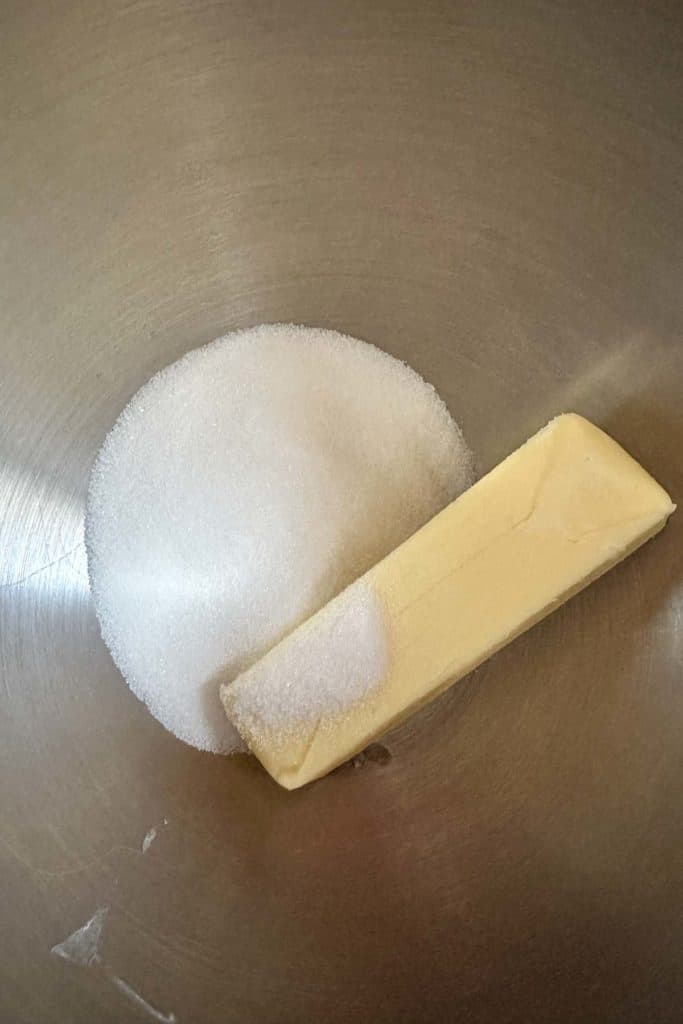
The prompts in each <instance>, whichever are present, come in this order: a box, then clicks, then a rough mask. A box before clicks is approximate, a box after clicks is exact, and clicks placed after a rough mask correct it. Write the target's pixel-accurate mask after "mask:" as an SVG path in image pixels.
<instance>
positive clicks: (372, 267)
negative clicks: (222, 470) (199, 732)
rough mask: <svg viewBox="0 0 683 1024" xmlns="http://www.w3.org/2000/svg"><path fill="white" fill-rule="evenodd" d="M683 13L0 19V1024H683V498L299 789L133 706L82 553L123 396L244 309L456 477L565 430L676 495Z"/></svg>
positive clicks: (247, 10) (330, 9)
mask: <svg viewBox="0 0 683 1024" xmlns="http://www.w3.org/2000/svg"><path fill="white" fill-rule="evenodd" d="M681 11H682V9H681V6H680V4H677V3H666V2H652V0H641V2H638V0H632V2H629V0H623V2H619V3H614V2H604V3H595V2H593V0H591V2H589V0H585V2H580V0H573V2H571V3H564V2H559V0H557V2H545V3H541V2H537V0H519V2H514V3H510V2H508V0H486V2H482V3H467V2H455V0H453V2H451V3H448V2H436V0H435V2H430V0H428V2H426V3H421V4H419V3H408V2H405V0H379V2H377V3H369V2H365V0H348V2H342V0H333V2H330V3H320V2H318V0H300V2H292V3H287V2H276V0H227V2H224V3H220V2H209V0H193V2H182V0H137V2H136V0H130V2H123V0H118V2H107V3H105V2H102V0H94V2H93V0H89V2H85V0H84V2H64V0H57V2H54V3H50V4H45V3H38V2H35V0H29V2H19V0H16V2H14V0H5V2H4V3H3V5H2V8H1V9H0V51H1V52H0V109H1V110H2V132H1V134H0V149H1V166H2V175H1V180H0V197H1V198H0V202H1V204H2V206H1V230H0V253H1V256H0V260H1V265H0V281H1V282H2V302H1V303H0V417H1V420H0V432H1V464H0V545H1V549H0V556H1V557H0V563H1V564H0V569H1V573H2V579H1V580H0V583H1V589H0V616H1V625H0V629H1V641H0V643H1V646H0V656H1V659H2V662H1V665H2V687H0V693H1V694H2V714H1V717H0V759H1V771H0V899H1V903H0V906H1V908H2V910H1V913H2V927H1V931H0V1020H1V1021H2V1022H3V1024H4V1022H11V1024H18V1022H22V1024H23V1022H26V1024H29V1022H30V1024H42V1022H50V1024H52V1022H56V1021H60V1022H62V1021H68V1022H70V1024H80V1022H84V1024H85V1022H87V1024H93V1022H96V1024H97V1022H110V1021H111V1022H121V1021H131V1022H132V1021H137V1020H140V1021H143V1020H145V1019H147V1020H151V1019H154V1018H153V1014H152V1011H151V1010H150V1009H149V1008H145V1006H143V1005H142V1004H141V1003H139V1002H135V1000H134V998H133V997H132V996H131V993H130V992H129V991H128V990H126V988H125V986H122V985H120V984H118V985H117V984H116V983H115V982H114V980H113V979H114V978H120V979H124V981H125V983H126V984H127V985H129V986H131V987H132V989H134V990H135V992H137V993H139V996H140V997H141V998H142V999H144V1000H146V1001H147V1002H148V1003H149V1004H150V1005H151V1006H152V1007H155V1008H156V1009H157V1010H158V1011H159V1012H160V1013H161V1014H164V1015H167V1016H168V1015H169V1014H171V1013H173V1014H174V1015H175V1017H176V1019H177V1021H178V1022H180V1024H189V1022H192V1024H204V1022H210V1024H213V1022H217V1021H220V1022H232V1021H234V1022H240V1024H245V1022H297V1024H298V1022H302V1021H309V1020H319V1021H324V1022H331V1024H334V1022H337V1021H339V1022H342V1021H349V1020H358V1021H361V1020H362V1021H373V1022H392V1024H395V1022H402V1021H406V1022H415V1021H419V1022H432V1021H433V1022H443V1021H456V1020H457V1021H467V1022H482V1024H483V1022H486V1024H489V1022H491V1024H493V1022H496V1024H503V1022H520V1024H522V1022H523V1024H531V1022H548V1021H571V1022H592V1021H596V1022H598V1021H599V1022H601V1024H611V1022H614V1024H624V1022H627V1024H628V1022H633V1024H641V1022H653V1021H654V1022H657V1024H668V1022H671V1024H678V1022H680V1021H681V1019H683V962H682V961H683V853H682V851H683V784H682V781H681V780H682V778H683V772H682V769H683V763H682V761H683V758H682V756H681V755H682V751H683V685H682V684H683V679H682V665H683V639H682V638H683V626H682V625H681V614H682V611H683V556H682V551H683V544H682V538H683V514H681V512H679V513H678V515H677V516H675V517H674V519H673V520H672V522H671V524H670V525H669V527H668V528H667V530H666V532H665V533H664V534H663V535H662V536H661V537H660V538H659V539H657V540H656V541H654V542H653V543H652V544H650V545H648V546H647V547H646V548H645V549H643V551H642V552H640V553H639V554H638V555H637V556H635V557H634V558H632V559H631V560H630V561H628V562H627V563H625V564H624V565H623V566H621V567H620V568H619V569H617V570H615V571H614V572H613V573H611V574H610V575H609V576H608V577H606V578H605V579H603V580H601V581H599V582H598V583H597V584H596V585H595V586H593V587H592V588H591V589H590V590H589V591H587V592H586V593H584V594H582V595H581V596H580V597H578V598H576V599H575V600H574V601H572V602H571V603H570V604H569V605H567V606H566V607H565V608H563V609H562V610H561V611H560V612H558V613H557V614H556V615H554V616H553V617H551V618H550V619H549V620H547V621H546V622H545V623H543V624H542V625H541V626H539V627H537V628H536V629H534V630H533V631H532V632H531V633H530V634H529V635H527V636H524V637H523V638H521V639H520V640H518V641H517V642H516V643H515V644H513V645H512V646H511V647H510V648H509V649H507V650H505V651H504V652H502V653H501V654H500V655H498V656H497V657H496V658H495V659H494V660H493V661H491V662H490V663H489V664H487V665H486V666H485V667H483V668H482V669H480V670H479V671H478V672H476V673H475V674H474V675H473V676H471V677H470V678H468V679H467V680H466V681H465V682H464V683H462V684H461V685H459V686H458V687H456V688H455V689H454V690H453V691H452V692H451V693H450V694H449V695H447V696H446V697H445V698H444V699H443V700H441V701H440V702H439V703H438V704H436V705H434V706H432V707H431V708H429V709H427V710H426V711H425V712H424V713H422V714H420V715H419V716H417V717H416V718H415V719H414V720H413V721H412V722H410V723H409V724H407V725H405V726H404V727H403V728H402V729H401V730H400V731H398V732H396V733H395V734H394V735H392V736H391V737H389V739H388V740H387V742H386V747H387V749H388V751H389V752H390V754H391V757H390V758H389V759H388V755H386V756H384V755H383V754H382V752H381V751H380V752H379V753H377V752H376V753H377V756H376V757H375V758H370V759H368V760H367V761H366V763H365V764H364V765H362V766H359V767H356V768H350V767H348V768H344V769H342V770H341V771H339V772H338V773H336V774H335V775H333V776H331V777H329V778H327V779H325V780H323V781H321V782H320V783H318V784H315V785H313V786H311V787H310V788H307V789H305V790H304V791H302V792H297V793H286V792H283V791H280V790H279V789H278V788H277V787H276V786H275V784H274V783H272V782H271V781H270V780H269V779H268V778H267V777H266V776H265V774H264V773H263V772H262V771H261V770H260V769H259V768H258V766H256V765H255V764H254V763H251V762H250V761H248V760H247V759H241V760H224V759H221V758H217V757H213V756H211V755H207V754H201V753H198V752H196V751H194V750H191V749H189V748H188V747H186V746H183V745H182V744H181V743H179V742H178V741H176V740H174V739H173V737H171V736H170V735H168V734H166V733H165V732H164V731H163V729H162V728H161V727H160V726H159V725H157V723H156V722H154V721H153V719H152V718H151V717H150V716H149V715H148V714H147V712H146V711H145V710H144V708H143V707H142V706H141V705H140V704H139V703H138V702H137V700H136V699H135V698H134V697H133V696H132V694H131V693H130V692H129V691H128V689H127V687H126V686H125V684H124V683H123V682H122V680H121V679H120V677H119V675H118V674H117V672H116V670H115V669H114V667H113V665H112V663H111V661H110V659H109V657H108V655H107V653H106V651H105V649H104V647H103V644H102V642H101V640H100V638H99V635H98V631H97V627H96V623H95V618H94V614H93V609H92V604H91V601H90V597H89V593H88V586H87V581H86V579H85V577H84V560H83V550H82V534H81V525H82V516H83V500H84V493H85V487H86V481H87V476H88V471H89V467H90V463H91V460H92V458H93V456H94V454H95V452H96V451H97V448H98V446H99V445H100V443H101V440H102V438H103V436H104V434H105V432H106V431H107V429H108V428H109V427H110V425H111V424H112V422H113V420H114V418H115V417H116V415H117V413H118V412H119V410H120V409H121V408H122V406H123V405H124V403H125V402H126V400H127V399H128V398H129V397H130V395H131V394H132V393H133V392H134V391H135V390H136V389H137V388H138V387H139V386H140V385H141V384H142V383H143V382H144V381H145V380H146V379H147V378H148V377H149V376H150V374H151V373H152V372H153V371H155V370H156V369H158V368H159V367H161V366H163V365H164V364H166V363H168V362H170V361H171V360H173V359H175V358H177V357H178V356H179V355H181V354H182V353H183V352H185V351H186V350H187V349H188V348H191V347H193V346H195V345H198V344H201V343H202V342H205V341H208V340H209V339H211V338H213V337H215V336H216V335H218V334H220V333H221V332H223V331H225V330H228V329H231V328H234V327H238V326H241V325H247V324H251V323H255V322H259V321H269V320H292V321H297V322H304V323H313V324H321V325H325V326H333V327H336V328H339V329H341V330H343V331H346V332H349V333H351V334H354V335H357V336H359V337H363V338H367V339H369V340H370V341H373V342H375V343H377V344H379V345H380V346H382V347H383V348H385V349H386V350H387V351H389V352H391V353H393V354H394V355H397V356H400V357H402V358H405V359H407V360H408V361H409V362H410V363H412V364H413V365H414V366H415V367H416V368H417V369H418V370H419V371H420V372H421V373H423V374H424V375H425V376H426V377H427V378H428V379H429V380H431V381H433V382H434V383H435V384H436V386H437V388H438V389H439V390H440V392H441V394H442V395H443V396H444V397H445V399H446V400H447V402H448V403H449V405H450V407H451V409H452V411H453V413H454V414H455V415H456V417H457V418H458V419H459V420H460V422H461V423H462V424H463V426H464V428H465V431H466V433H467V436H468V438H469V439H470V440H471V443H472V444H473V446H474V448H475V450H476V453H477V456H478V460H479V466H480V468H481V469H487V468H488V467H490V466H491V465H492V464H493V463H495V462H496V461H497V460H498V459H500V458H501V457H502V456H503V455H504V454H505V453H507V452H508V451H509V450H510V449H512V448H513V447H515V446H516V445H517V444H518V443H519V442H520V441H521V440H522V439H523V438H525V437H526V436H527V435H528V434H529V433H531V432H532V431H534V430H535V429H536V428H537V427H539V426H540V425H541V424H542V423H544V422H545V421H546V420H547V419H548V418H549V417H550V416H551V415H552V414H554V413H556V412H558V411H560V410H563V409H575V410H577V411H579V412H581V413H584V414H585V415H587V416H589V417H591V418H593V419H595V421H596V422H597V423H599V424H600V425H602V426H604V427H605V428H606V429H608V430H609V431H611V432H612V433H613V434H614V436H615V437H617V438H618V439H619V440H620V441H621V442H622V443H623V444H624V445H625V446H626V447H627V448H628V449H629V450H630V451H632V452H633V453H634V454H635V455H636V456H637V457H639V458H640V459H642V461H643V462H644V464H645V465H646V466H647V467H648V468H649V469H650V470H651V471H652V472H653V473H654V474H655V475H656V476H657V478H658V479H659V480H661V482H662V483H663V484H664V485H665V486H667V488H668V489H669V490H670V492H671V493H672V495H673V497H674V500H678V501H679V502H681V501H682V500H683V462H682V459H681V446H682V443H683V402H682V396H683V347H682V345H683V342H682V339H681V330H682V326H683V302H682V297H681V292H682V289H681V237H682V229H683V216H682V214H683V209H682V207H683V200H682V193H681V181H682V180H683V132H682V123H681V96H682V95H683V92H682V88H683V73H682V71H681V63H680V54H681V40H682V38H683V37H682V34H681V29H682V28H683V16H682V13H681ZM492 600H495V594H492ZM152 827H155V828H156V829H157V836H156V838H155V839H154V841H153V842H152V843H151V845H149V847H148V849H147V852H146V853H145V854H144V855H143V853H142V851H141V844H142V841H143V837H144V836H145V834H146V833H147V832H148V830H150V829H151V828H152ZM102 906H108V907H109V908H110V910H109V914H108V918H107V921H106V924H105V929H104V941H103V945H102V948H101V961H100V962H99V963H95V964H94V965H93V966H91V967H89V968H86V967H79V966H76V965H74V964H69V963H67V962H65V961H64V960H60V959H57V958H56V957H53V956H50V955H49V950H50V948H51V946H53V945H54V944H55V943H57V942H60V941H62V940H63V939H64V938H65V937H66V936H67V935H68V934H69V933H70V932H72V931H73V930H74V929H76V928H77V927H79V926H80V925H82V924H83V923H84V922H85V921H86V920H87V919H88V918H89V917H90V916H91V915H92V914H93V913H94V912H95V910H96V909H97V908H98V907H102ZM158 1019H160V1018H158Z"/></svg>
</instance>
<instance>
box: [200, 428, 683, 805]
mask: <svg viewBox="0 0 683 1024" xmlns="http://www.w3.org/2000/svg"><path fill="white" fill-rule="evenodd" d="M674 509H675V505H673V504H672V502H671V499H670V498H669V496H668V494H667V493H666V492H665V491H664V490H663V489H662V488H661V487H660V486H659V484H658V483H657V482H656V481H655V480H653V479H652V477H651V476H650V475H649V474H648V473H646V471H645V470H644V469H643V468H642V467H641V466H640V465H639V464H638V463H637V462H636V461H635V460H634V459H632V458H631V456H630V455H628V454H627V453H626V452H625V451H624V450H623V448H621V447H620V446H619V445H618V444H617V443H616V441H613V440H612V439H611V438H610V437H608V436H607V434H604V433H603V432H602V431H601V430H599V429H598V428H597V427H595V426H593V425H592V424H591V423H589V422H588V421H587V420H585V419H583V418H582V417H581V416H577V415H574V414H567V415H564V416H559V417H558V418H557V419H554V420H552V422H551V423H549V424H548V425H547V426H546V427H544V428H543V430H541V431H539V433H538V434H536V435H535V436H534V437H532V438H531V439H530V440H529V441H527V443H526V444H524V445H523V446H522V447H521V448H519V449H518V450H517V451H516V452H514V453H513V454H512V455H510V456H508V458H507V459H505V461H504V462H502V463H501V464H500V465H499V466H497V467H496V468H495V469H494V470H492V471H491V472H490V473H489V474H488V475H487V476H485V477H483V478H482V479H481V480H480V481H479V482H478V483H476V484H475V485H474V486H473V487H471V488H470V489H469V490H468V491H466V492H465V493H464V494H462V495H461V496H460V497H459V498H458V499H457V500H456V501H454V502H453V503H452V504H451V505H449V506H448V507H447V508H445V509H444V510H443V511H442V512H440V513H439V514H438V515H437V516H435V518H434V519H432V520H431V521H430V522H429V523H427V525H426V526H424V527H422V529H421V530H418V532H417V533H415V534H414V535H413V536H412V537H410V538H409V539H408V540H407V541H405V543H403V544H402V545H401V546H400V547H398V548H397V549H396V550H395V551H393V552H392V553H391V554H389V555H388V556H387V557H386V558H385V559H383V561H381V562H379V563H378V564H377V565H376V566H374V567H373V568H372V569H370V571H369V572H367V573H366V574H365V576H363V577H361V579H359V580H358V581H357V582H355V583H353V584H352V585H351V586H350V587H348V588H347V589H346V590H345V591H344V592H343V593H342V594H340V595H339V597H337V598H335V599H334V600H333V601H331V602H330V603H329V604H328V605H326V606H325V607H324V608H323V609H321V611H319V612H318V613H317V614H316V615H314V616H313V617H312V618H310V619H309V620H308V621H307V622H305V623H304V624H303V625H302V626H300V627H299V628H298V629H296V630H295V631H294V632H293V633H291V634H290V635H289V636H288V637H287V638H286V639H284V640H283V641H282V642H281V643H279V644H278V645H277V646H276V647H274V648H273V649H272V650H271V651H270V652H269V653H268V654H267V655H266V656H265V657H264V658H262V659H261V660H260V661H259V662H257V663H256V664H255V665H253V666H252V667H251V668H250V669H248V670H247V671H246V672H244V673H243V674H242V675H241V676H239V677H238V678H237V679H236V680H235V681H234V682H233V683H231V684H223V685H222V686H221V691H220V692H221V699H222V701H223V704H224V707H225V710H226V712H227V714H228V716H229V718H230V719H231V720H232V721H233V722H234V724H235V725H236V727H237V728H238V730H239V731H240V733H241V734H242V736H243V737H244V738H245V740H246V741H247V743H248V744H249V747H250V748H251V750H252V751H253V752H254V753H255V754H256V756H257V757H258V758H259V760H260V761H261V762H262V764H263V765H264V767H265V768H266V769H267V770H268V771H269V772H270V774H271V775H272V776H273V778H274V779H276V780H277V781H278V782H279V783H280V784H281V785H283V786H285V787H286V788H287V789H296V788H297V787H298V786H302V785H304V784H305V783H307V782H310V781H311V780H312V779H316V778H319V777H320V776H321V775H324V774H325V773H326V772H329V771H330V770H331V769H332V768H335V767H336V766H337V765H338V764H341V763H342V762H343V761H345V760H347V759H348V758H349V757H352V756H353V755H354V754H356V753H358V751H360V750H362V749H363V748H364V747H365V746H367V744H368V743H370V742H371V741H372V740H374V739H376V738H377V737H378V736H380V735H381V734H382V733H384V732H386V731H387V730H388V729H390V728H392V727H393V726H394V725H396V724H397V723H398V722H400V721H401V720H402V719H404V718H405V717H406V716H407V715H409V714H411V713H412V712H413V711H415V710H416V709H417V708H419V707H420V706H421V705H422V704H424V703H426V702H427V701H429V700H431V699H432V698H434V697H436V696H437V695H438V694H439V693H441V692H442V691H443V690H444V689H446V687H448V686H449V685H450V684H452V683H454V682H456V681H457V680H458V679H461V678H462V677H463V676H464V675H466V674H467V673H468V672H470V671H471V670H472V669H473V668H475V667H476V666H477V665H479V664H480V663H481V662H482V661H484V660H485V659H487V658H489V657H491V655H492V654H494V653H495V652H496V651H497V650H499V649H500V648H501V647H503V645H504V644H507V643H508V642H509V641H510V640H512V639H513V638H514V637H516V636H518V635H519V634H520V633H522V632H524V630H526V629H529V627H530V626H533V625H534V624H535V623H536V622H538V621H539V620H540V619H542V618H543V617H544V616H545V615H548V614H549V613H550V612H551V611H553V610H554V609H555V608H557V607H558V606H559V605H561V604H562V603H563V602H564V601H566V600H568V598H570V597H572V596H573V595H574V594H576V593H577V592H578V591H579V590H581V589H582V588H583V587H585V586H587V585H588V584H589V583H591V582H592V581H593V580H595V579H596V578H597V577H598V576H600V575H602V573H604V572H606V571H607V570H608V569H610V568H611V567H612V566H613V565H615V564H616V563H617V562H619V561H621V559H623V558H625V557H626V556H627V555H629V554H630V553H631V552H632V551H635V549H636V548H637V547H639V546H640V545H641V544H643V543H644V542H645V541H646V540H648V539H649V538H650V537H652V536H654V534H656V533H657V532H658V531H659V530H661V528H662V527H663V526H664V524H665V522H666V520H667V519H668V517H669V516H670V515H671V513H672V512H673V511H674ZM577 643H580V638H578V637H577Z"/></svg>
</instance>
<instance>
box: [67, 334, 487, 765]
mask: <svg viewBox="0 0 683 1024" xmlns="http://www.w3.org/2000/svg"><path fill="white" fill-rule="evenodd" d="M472 479H473V471H472V460H471V456H470V452H469V450H468V448H467V446H466V444H465V442H464V440H463V438H462V435H461V433H460V430H459V429H458V427H457V426H456V424H455V423H454V422H453V420H452V419H451V417H450V416H449V414H448V411H447V410H446V407H445V406H444V404H443V403H442V402H441V400H440V399H439V397H438V396H437V394H436V392H435V391H434V389H433V388H432V387H431V386H430V385H428V384H426V383H425V382H424V381H423V380H422V378H421V377H419V376H418V375H417V374H416V373H415V372H414V371H413V370H411V369H410V368H409V367H407V366H406V365H405V364H403V363H401V362H399V361H398V360H396V359H393V358H392V357H391V356H388V355H386V354H385V353H383V352H381V351H380V350H379V349H376V348H374V347H373V346H372V345H368V344H366V343H365V342H362V341H357V340H355V339H353V338H348V337H345V336H343V335H341V334H337V333H336V332H333V331H326V330H320V329H315V328H307V327H294V326H291V325H284V324H278V325H268V326H261V327H255V328H252V329H250V330H246V331H240V332H237V333H235V334H232V335H227V336H226V337H224V338H220V339H219V340H218V341H215V342H213V343H212V344H210V345H207V346H205V347H204V348H201V349H197V350H196V351H193V352H190V353H188V355H186V356H185V357H184V358H183V359H181V360H179V361H178V362H177V363H174V364H173V365H172V366H169V367H168V368H167V369H165V370H163V371H162V372H161V373H159V374H157V375H156V376H155V377H153V378H152V380H151V381H149V383H148V384H146V385H145V386H144V387H143V388H142V389H141V390H140V391H138V393H137V394H136V395H135V396H134V397H133V399H132V400H131V402H130V403H129V405H128V406H127V407H126V409H124V411H123V413H122V414H121V416H120V417H119V419H118V421H117V422H116V424H115V425H114V428H113V429H112V431H111V433H110V434H109V435H108V436H107V438H106V439H105V442H104V445H103V447H102V450H101V451H100V454H99V456H98V458H97V460H96V462H95V466H94V468H93V472H92V477H91V483H90V490H89V494H88V507H87V515H86V543H87V550H88V571H89V576H90V583H91V589H92V593H93V596H94V600H95V608H96V611H97V615H98V618H99V621H100V626H101V629H102V635H103V637H104V639H105V641H106V643H107V645H108V647H109V649H110V651H111V653H112V655H113V658H114V660H115V662H116V664H117V665H118V666H119V668H120V669H121V672H122V673H123V675H124V676H125V678H126V680H127V681H128V683H129V685H130V687H131V689H132V690H133V691H134V693H136V694H137V696H138V697H140V699H141V700H143V701H144V702H145V703H146V704H147V706H148V707H149V709H150V711H151V712H152V714H154V715H155V716H156V717H157V718H158V719H159V721H160V722H161V723H162V724H163V725H165V726H166V728H168V729H170V730H171V731H172V732H173V733H175V734H176V735H177V736H179V737H180V738H181V739H183V740H186V741H187V742H188V743H191V744H193V745H194V746H196V747H199V748H201V749H205V750H213V751H222V752H227V751H231V750H233V749H238V748H239V747H240V745H241V741H240V739H239V737H238V734H237V732H236V730H235V729H234V727H233V726H232V724H231V723H230V722H229V721H228V719H227V717H226V715H225V714H224V712H223V709H222V706H221V703H220V699H219V695H218V687H219V684H220V683H221V682H224V681H226V680H231V679H234V678H235V677H236V676H237V675H238V674H240V673H241V672H243V671H244V670H245V669H246V668H248V667H249V666H250V665H251V664H252V663H253V662H255V661H256V660H257V659H258V658H260V657H262V656H263V655H264V654H265V653H266V652H267V651H268V650H269V649H270V648H271V647H272V646H273V645H274V644H275V643H277V642H278V641H279V640H280V639H282V638H283V637H284V636H285V635H286V634H287V633H289V632H290V631H291V630H292V629H293V628H294V627H295V626H297V625H299V623H301V622H302V621H303V620H304V619H306V618H308V617H309V616H310V615H311V614H312V613H313V612H315V611H317V610H318V609H319V608H320V607H321V606H322V605H324V604H325V603H326V602H327V601H329V600H330V599H331V598H332V597H333V596H334V595H335V594H337V593H339V592H340V591H341V590H342V589H343V588H344V587H345V586H346V585H347V584H348V583H350V582H351V581H352V580H354V579H355V578H357V577H358V576H360V575H361V574H362V573H363V572H365V570H366V569H368V568H369V567H370V566H371V565H373V564H374V563H375V562H377V561H379V559H380V558H382V557H383V556H384V555H385V554H387V553H388V552H389V551H390V550H392V549H393V548H395V547H396V546H397V545H398V544H400V543H401V541H403V540H405V539H406V537H408V536H409V535H410V534H411V533H414V531H415V530H417V529H418V528H419V527H420V526H421V525H422V524H423V523H424V522H426V521H427V520H428V519H429V518H431V516H433V515H434V514H435V513H436V512H437V511H438V510H439V509H441V508H442V507H443V506H444V505H445V504H447V502H449V501H451V500H452V499H453V498H455V497H456V496H457V495H458V494H459V493H460V492H461V491H463V490H464V489H465V488H466V487H467V486H469V484H470V483H471V482H472Z"/></svg>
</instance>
